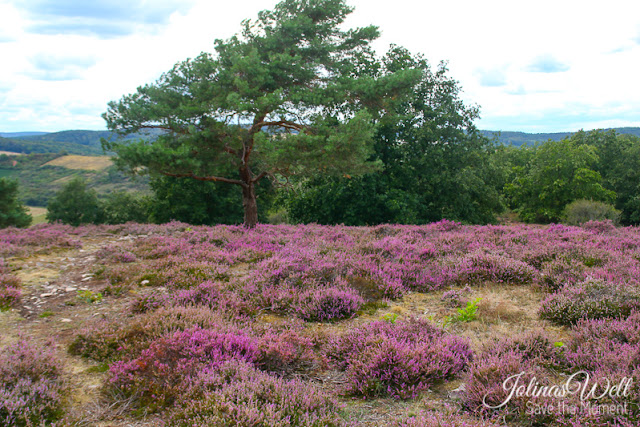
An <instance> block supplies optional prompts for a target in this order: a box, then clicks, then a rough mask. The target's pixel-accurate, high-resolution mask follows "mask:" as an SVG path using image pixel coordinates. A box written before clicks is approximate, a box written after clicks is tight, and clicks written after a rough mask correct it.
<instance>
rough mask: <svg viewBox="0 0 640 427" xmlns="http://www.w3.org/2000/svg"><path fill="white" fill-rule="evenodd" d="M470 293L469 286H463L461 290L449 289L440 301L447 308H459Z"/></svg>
mask: <svg viewBox="0 0 640 427" xmlns="http://www.w3.org/2000/svg"><path fill="white" fill-rule="evenodd" d="M470 292H471V288H470V287H469V286H465V287H464V288H462V289H451V290H448V291H446V292H444V293H443V294H442V297H440V300H441V301H442V302H444V303H445V305H446V306H447V307H451V308H456V307H461V306H463V305H464V304H465V303H466V295H468V294H469V293H470Z"/></svg>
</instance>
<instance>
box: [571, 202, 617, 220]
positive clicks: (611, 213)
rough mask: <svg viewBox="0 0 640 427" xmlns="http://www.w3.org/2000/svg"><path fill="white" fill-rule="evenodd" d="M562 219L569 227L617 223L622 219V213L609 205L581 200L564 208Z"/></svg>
mask: <svg viewBox="0 0 640 427" xmlns="http://www.w3.org/2000/svg"><path fill="white" fill-rule="evenodd" d="M562 217H563V220H564V221H563V222H564V223H565V224H569V225H580V224H584V223H585V222H589V221H605V220H609V221H611V222H613V223H617V222H618V220H619V219H620V211H619V210H617V209H616V208H614V207H613V206H612V205H610V204H607V203H603V202H598V201H594V200H584V199H581V200H576V201H574V202H571V203H569V204H568V205H567V206H566V207H565V208H564V212H563V214H562Z"/></svg>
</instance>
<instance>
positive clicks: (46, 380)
mask: <svg viewBox="0 0 640 427" xmlns="http://www.w3.org/2000/svg"><path fill="white" fill-rule="evenodd" d="M60 367H61V363H60V361H59V360H58V358H57V357H56V356H55V355H54V353H53V350H52V346H51V345H50V346H47V347H37V346H35V345H34V344H31V343H29V342H27V341H26V340H24V339H21V340H20V341H18V342H16V343H15V344H11V345H9V346H7V347H5V348H4V349H2V350H0V425H3V426H35V425H50V424H51V423H53V422H55V421H56V420H58V419H59V418H61V416H62V415H63V413H64V402H65V399H64V393H65V385H64V381H63V379H62V370H61V368H60Z"/></svg>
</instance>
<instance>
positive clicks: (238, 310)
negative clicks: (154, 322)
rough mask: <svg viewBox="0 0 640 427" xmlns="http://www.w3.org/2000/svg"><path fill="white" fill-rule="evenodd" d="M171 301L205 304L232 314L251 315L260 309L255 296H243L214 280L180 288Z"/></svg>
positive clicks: (184, 304)
mask: <svg viewBox="0 0 640 427" xmlns="http://www.w3.org/2000/svg"><path fill="white" fill-rule="evenodd" d="M167 300H168V299H167ZM170 302H171V303H172V304H175V305H183V306H205V307H208V308H210V309H212V310H219V311H221V312H224V313H230V314H232V315H250V314H255V313H256V312H257V311H258V307H257V305H256V302H255V298H254V296H252V295H247V296H241V295H239V294H238V293H236V292H233V291H231V290H229V289H227V288H226V286H225V284H224V283H220V282H213V281H205V282H203V283H201V284H199V285H198V286H195V287H193V288H191V289H184V290H180V291H178V292H176V293H175V294H174V295H173V296H172V298H171V300H170Z"/></svg>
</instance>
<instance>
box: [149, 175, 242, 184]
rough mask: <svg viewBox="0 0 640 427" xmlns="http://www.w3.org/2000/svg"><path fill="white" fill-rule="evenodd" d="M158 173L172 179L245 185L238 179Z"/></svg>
mask: <svg viewBox="0 0 640 427" xmlns="http://www.w3.org/2000/svg"><path fill="white" fill-rule="evenodd" d="M160 173H161V174H162V175H166V176H172V177H174V178H193V179H197V180H198V181H216V182H226V183H228V184H235V185H241V186H244V185H246V184H245V183H244V182H242V181H240V180H239V179H229V178H224V177H221V176H197V175H194V174H193V173H192V172H189V173H170V172H160Z"/></svg>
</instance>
